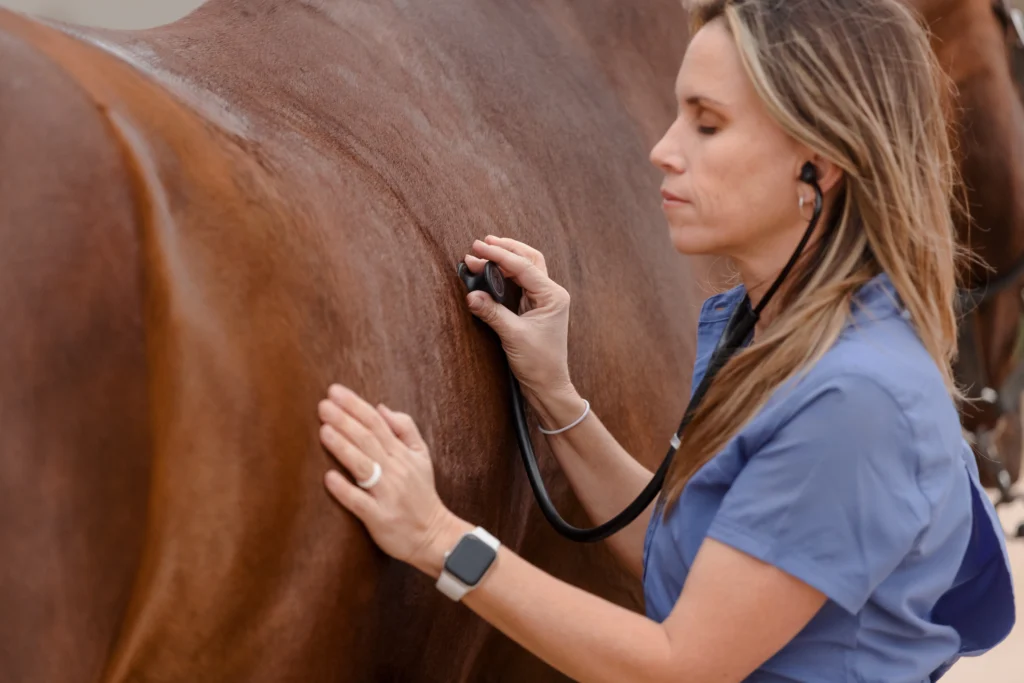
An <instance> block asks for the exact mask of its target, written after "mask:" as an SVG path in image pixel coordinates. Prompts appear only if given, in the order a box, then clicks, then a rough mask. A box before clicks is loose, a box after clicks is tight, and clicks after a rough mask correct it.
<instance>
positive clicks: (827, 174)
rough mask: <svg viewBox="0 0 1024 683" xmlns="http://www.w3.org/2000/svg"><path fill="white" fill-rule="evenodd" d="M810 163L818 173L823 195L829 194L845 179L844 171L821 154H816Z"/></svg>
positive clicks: (819, 185)
mask: <svg viewBox="0 0 1024 683" xmlns="http://www.w3.org/2000/svg"><path fill="white" fill-rule="evenodd" d="M810 163H812V164H814V168H815V170H817V172H818V187H820V188H821V192H822V194H828V192H829V190H831V189H832V188H833V187H835V186H836V185H838V184H839V181H840V180H842V178H843V170H842V169H841V168H839V167H838V166H837V165H836V164H834V163H832V162H831V161H829V160H828V159H826V158H825V157H823V156H821V155H820V154H815V155H814V156H813V158H812V159H811V162H810ZM798 177H799V176H798Z"/></svg>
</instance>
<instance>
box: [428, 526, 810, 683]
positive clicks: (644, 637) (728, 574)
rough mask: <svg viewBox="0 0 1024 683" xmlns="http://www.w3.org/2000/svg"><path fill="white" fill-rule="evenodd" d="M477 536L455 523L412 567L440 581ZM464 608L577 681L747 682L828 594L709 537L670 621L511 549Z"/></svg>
mask: <svg viewBox="0 0 1024 683" xmlns="http://www.w3.org/2000/svg"><path fill="white" fill-rule="evenodd" d="M471 529H472V526H471V525H470V524H468V523H466V522H465V521H463V520H461V519H457V518H454V517H453V518H452V520H451V521H450V523H449V525H448V526H447V527H446V528H445V530H444V531H443V532H441V533H439V534H438V535H437V536H436V537H435V541H434V542H433V543H432V544H431V545H430V547H429V549H428V550H427V551H426V552H424V553H423V554H422V555H421V556H420V558H419V559H418V560H416V562H415V563H414V564H415V565H416V566H417V568H418V569H420V570H421V571H423V572H424V573H426V574H427V575H428V576H430V577H433V578H436V577H437V576H439V575H440V573H441V567H442V564H443V561H444V559H443V558H444V553H445V551H447V550H450V549H451V548H452V547H453V546H454V545H455V544H456V542H457V541H458V540H459V538H460V537H461V536H462V534H463V533H465V532H467V531H470V530H471ZM463 602H464V603H465V604H466V606H467V607H469V608H470V609H472V610H473V611H474V612H476V613H477V614H479V615H480V616H481V617H483V618H484V619H485V620H486V621H488V622H489V623H491V624H492V625H494V626H495V627H497V628H498V629H499V630H501V631H502V632H503V633H504V634H505V635H507V636H509V637H510V638H512V639H513V640H515V641H516V642H517V643H519V644H520V645H522V646H523V647H524V648H526V649H527V650H529V651H530V652H532V653H533V654H534V655H536V656H537V657H539V658H541V659H543V660H544V661H545V662H547V663H548V664H549V665H551V666H553V667H554V668H556V669H558V670H559V671H561V672H562V673H564V674H565V675H567V676H569V677H571V678H573V679H574V680H577V681H585V682H589V681H594V682H600V681H608V682H609V683H612V682H614V683H621V681H630V683H645V682H649V683H661V682H662V681H664V682H665V683H668V682H669V681H671V682H672V683H679V682H680V681H694V682H700V683H710V682H714V683H730V682H735V683H739V681H742V680H743V679H744V678H746V677H747V676H749V675H750V673H751V672H753V671H754V670H755V669H757V667H758V666H760V665H761V664H762V663H763V662H765V661H766V660H767V659H768V658H770V657H771V656H772V655H773V654H774V653H775V652H777V651H778V650H779V649H781V648H782V647H783V646H784V645H785V644H786V643H787V642H789V641H790V640H791V639H792V638H793V637H794V636H795V635H796V634H797V633H798V632H799V631H800V630H801V629H802V628H803V627H804V626H805V625H806V624H807V623H808V622H809V621H810V620H811V618H812V617H813V616H814V615H815V613H816V612H817V611H818V610H819V609H820V608H821V606H822V605H823V604H824V602H825V596H824V595H823V594H822V593H820V592H818V591H817V590H815V589H814V588H811V587H810V586H808V585H807V584H805V583H803V582H801V581H799V580H797V579H795V578H793V577H792V576H790V575H788V574H785V573H783V572H782V571H780V570H778V569H776V568H775V567H773V566H771V565H769V564H765V563H764V562H761V561H760V560H756V559H754V558H753V557H751V556H749V555H745V554H743V553H741V552H739V551H738V550H734V549H733V548H731V547H729V546H727V545H724V544H721V543H718V542H717V541H714V540H713V539H708V540H706V541H704V543H703V545H702V546H701V549H700V550H699V551H698V554H697V558H696V560H695V561H694V565H693V568H692V570H691V573H690V575H689V577H688V578H687V581H686V584H685V586H684V588H683V593H682V595H681V596H680V599H679V601H678V602H677V603H676V606H675V608H674V609H673V611H672V613H671V614H670V615H669V617H668V618H667V619H666V620H665V622H664V623H662V624H659V623H657V622H655V621H652V620H651V619H648V618H647V617H645V616H642V615H640V614H637V613H635V612H632V611H629V610H627V609H625V608H623V607H620V606H618V605H616V604H614V603H612V602H608V601H606V600H604V599H602V598H599V597H597V596H594V595H592V594H590V593H587V592H585V591H583V590H580V589H578V588H575V587H574V586H571V585H570V584H567V583H564V582H562V581H559V580H558V579H556V578H554V577H552V576H551V575H549V574H547V573H545V572H543V571H541V570H540V569H538V568H536V567H534V566H533V565H531V564H529V563H528V562H526V561H525V560H523V559H522V558H520V557H519V556H518V555H516V554H515V553H513V552H512V551H510V550H509V549H507V548H505V547H502V548H501V549H500V550H499V553H498V559H497V561H496V563H495V564H494V565H493V566H492V567H491V569H490V571H489V572H488V574H487V575H486V576H485V577H484V579H483V580H482V581H481V582H480V584H479V586H478V587H477V588H476V589H475V590H473V591H471V592H470V593H469V594H467V596H466V597H465V598H464V599H463Z"/></svg>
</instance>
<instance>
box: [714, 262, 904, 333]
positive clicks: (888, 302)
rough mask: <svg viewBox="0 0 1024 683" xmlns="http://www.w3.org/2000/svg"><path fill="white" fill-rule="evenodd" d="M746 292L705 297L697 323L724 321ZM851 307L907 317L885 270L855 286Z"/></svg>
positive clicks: (740, 288) (738, 289)
mask: <svg viewBox="0 0 1024 683" xmlns="http://www.w3.org/2000/svg"><path fill="white" fill-rule="evenodd" d="M746 293H747V290H746V289H745V288H744V287H743V285H738V286H736V287H733V288H732V289H729V290H727V291H724V292H721V293H719V294H715V295H714V296H712V297H710V298H708V299H707V300H706V301H705V302H704V305H703V306H702V307H701V311H700V317H699V319H698V324H706V323H708V324H710V323H718V324H720V325H724V324H725V322H726V321H728V320H729V316H730V315H732V312H733V310H735V308H736V306H737V305H738V304H739V303H740V302H741V301H743V297H744V296H746ZM854 311H855V317H859V316H858V315H857V314H858V313H860V314H861V315H863V314H865V313H867V314H869V315H870V316H871V317H872V318H874V319H877V318H881V317H888V316H890V315H903V316H904V317H906V310H905V308H904V306H903V302H902V301H901V300H900V297H899V294H897V292H896V286H895V285H893V283H892V279H891V278H890V277H889V275H888V273H885V272H882V273H879V274H878V275H875V276H874V277H873V278H871V279H870V280H868V281H867V282H866V283H865V284H864V285H863V286H862V287H861V288H860V289H859V290H857V293H856V294H855V295H854Z"/></svg>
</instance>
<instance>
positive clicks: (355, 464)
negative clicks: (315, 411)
mask: <svg viewBox="0 0 1024 683" xmlns="http://www.w3.org/2000/svg"><path fill="white" fill-rule="evenodd" d="M320 441H322V442H323V444H324V446H326V447H327V450H328V451H330V453H331V455H333V456H334V459H335V460H337V461H338V462H339V463H340V464H341V465H342V467H344V468H345V469H346V470H348V472H349V474H351V475H352V477H353V478H354V479H355V480H356V481H366V480H367V479H369V478H370V477H371V476H373V463H374V460H373V458H371V457H370V456H368V455H367V454H366V452H365V451H363V450H362V449H360V448H358V447H357V446H355V445H354V444H353V443H352V442H351V441H349V440H348V439H346V438H345V437H344V435H342V434H341V433H339V432H338V430H336V429H335V428H334V427H332V426H331V425H329V424H325V425H323V426H322V427H320Z"/></svg>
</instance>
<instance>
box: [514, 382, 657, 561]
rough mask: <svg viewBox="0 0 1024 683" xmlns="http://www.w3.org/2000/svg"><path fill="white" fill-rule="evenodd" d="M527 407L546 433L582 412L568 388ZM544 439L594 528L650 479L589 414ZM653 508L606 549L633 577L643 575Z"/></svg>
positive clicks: (576, 396) (579, 401) (538, 398)
mask: <svg viewBox="0 0 1024 683" xmlns="http://www.w3.org/2000/svg"><path fill="white" fill-rule="evenodd" d="M530 403H531V405H532V406H533V408H534V410H536V411H537V412H538V414H539V416H540V420H541V423H542V425H543V426H544V427H545V428H547V429H554V428H559V427H562V426H564V425H568V424H570V423H572V422H573V421H574V420H576V419H577V418H579V416H580V415H582V414H583V410H584V407H585V404H584V403H583V399H582V398H581V397H580V396H579V394H578V393H577V392H576V391H575V389H573V388H572V387H566V388H565V389H562V390H558V391H550V392H546V393H545V394H544V395H543V396H534V397H531V399H530ZM545 438H546V439H547V440H548V444H549V445H550V447H551V450H552V452H553V453H554V454H555V457H556V458H557V459H558V463H559V464H560V465H561V467H562V470H563V471H564V472H565V475H566V477H567V478H568V480H569V483H570V484H571V485H572V488H573V490H574V491H575V492H576V496H577V497H578V498H579V499H580V502H581V503H583V507H584V509H585V510H586V511H587V514H588V515H589V516H590V518H591V520H593V522H594V523H595V524H600V523H603V522H605V521H607V520H609V519H611V518H612V517H613V516H615V515H617V514H618V513H619V512H621V511H622V510H623V508H625V507H626V506H627V505H629V503H631V502H633V499H635V498H636V497H637V495H638V494H639V493H640V491H642V490H643V488H644V487H645V486H646V485H647V483H648V482H649V481H650V480H651V477H652V476H653V473H652V472H651V471H649V470H648V469H646V468H645V467H644V466H643V465H641V464H640V463H638V462H637V461H636V460H634V459H633V457H632V456H631V455H630V454H629V453H627V452H626V451H625V449H623V448H622V446H621V445H619V442H618V441H616V440H615V437H614V436H612V435H611V433H610V432H609V431H608V430H607V429H606V428H605V426H604V425H603V424H602V423H601V420H600V419H599V418H598V417H597V415H595V414H594V413H593V411H591V414H590V415H588V416H587V418H586V419H585V420H584V421H583V422H581V423H580V424H578V425H577V426H575V427H573V428H572V429H570V430H569V431H567V432H565V433H563V434H557V435H552V436H547V437H545ZM652 507H653V505H652V506H649V507H648V508H647V510H645V511H644V513H643V514H641V515H640V516H639V517H638V518H637V519H636V520H635V521H634V522H633V523H632V524H630V525H629V526H627V527H626V528H625V529H623V530H622V531H620V532H619V533H617V534H615V535H614V536H612V537H611V538H609V539H608V544H609V547H611V549H612V550H613V551H614V553H615V554H616V556H617V557H618V558H619V560H620V561H621V562H622V563H623V564H624V565H625V566H626V567H627V568H628V569H629V570H630V571H631V572H632V573H634V574H635V575H636V576H640V574H641V572H642V563H643V545H644V535H645V533H646V531H647V523H648V521H649V520H650V515H651V509H652Z"/></svg>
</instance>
